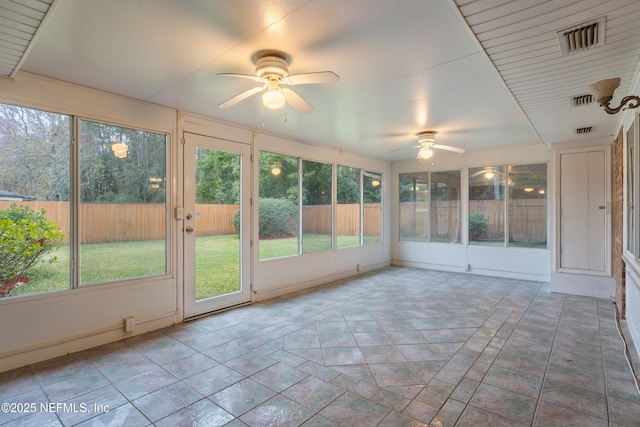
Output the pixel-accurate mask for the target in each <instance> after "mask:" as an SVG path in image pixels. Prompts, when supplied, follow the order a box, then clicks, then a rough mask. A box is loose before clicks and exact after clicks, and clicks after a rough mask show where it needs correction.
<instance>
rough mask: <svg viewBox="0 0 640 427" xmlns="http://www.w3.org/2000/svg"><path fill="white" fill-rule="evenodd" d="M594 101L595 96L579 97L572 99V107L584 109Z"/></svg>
mask: <svg viewBox="0 0 640 427" xmlns="http://www.w3.org/2000/svg"><path fill="white" fill-rule="evenodd" d="M593 101H594V99H593V95H591V94H587V95H578V96H574V97H573V98H571V106H572V107H583V106H585V105H589V104H591V103H592V102H593Z"/></svg>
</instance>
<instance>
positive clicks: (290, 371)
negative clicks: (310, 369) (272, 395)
mask: <svg viewBox="0 0 640 427" xmlns="http://www.w3.org/2000/svg"><path fill="white" fill-rule="evenodd" d="M308 376H309V374H307V373H305V372H302V371H298V370H297V369H295V368H292V367H290V366H287V365H285V364H284V363H276V364H275V365H273V366H270V367H268V368H267V369H264V370H262V371H260V372H258V373H257V374H255V375H253V376H252V377H251V378H252V379H253V380H254V381H257V382H259V383H260V384H262V385H264V386H267V387H269V388H270V389H271V390H274V391H276V392H281V391H283V390H286V389H287V388H289V387H291V386H292V385H294V384H295V383H297V382H299V381H302V380H303V379H305V378H306V377H308Z"/></svg>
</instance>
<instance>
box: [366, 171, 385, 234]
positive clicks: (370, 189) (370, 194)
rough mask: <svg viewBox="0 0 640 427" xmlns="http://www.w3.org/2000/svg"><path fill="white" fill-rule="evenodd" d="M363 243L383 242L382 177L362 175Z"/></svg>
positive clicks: (368, 173) (368, 174)
mask: <svg viewBox="0 0 640 427" xmlns="http://www.w3.org/2000/svg"><path fill="white" fill-rule="evenodd" d="M362 198H363V202H364V205H363V215H362V220H363V222H364V224H363V241H364V244H369V243H379V242H381V241H382V175H381V174H379V173H375V172H368V171H364V172H363V173H362Z"/></svg>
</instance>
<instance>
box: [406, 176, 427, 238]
mask: <svg viewBox="0 0 640 427" xmlns="http://www.w3.org/2000/svg"><path fill="white" fill-rule="evenodd" d="M428 200H429V172H416V173H403V174H400V240H405V241H413V242H427V241H428V228H429V217H428V215H427V212H428Z"/></svg>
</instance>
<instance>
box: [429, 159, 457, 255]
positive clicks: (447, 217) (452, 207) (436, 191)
mask: <svg viewBox="0 0 640 427" xmlns="http://www.w3.org/2000/svg"><path fill="white" fill-rule="evenodd" d="M430 221H431V224H430V230H431V231H430V235H431V236H430V237H431V239H430V240H431V241H432V242H447V243H460V171H459V170H457V171H447V172H431V215H430Z"/></svg>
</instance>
